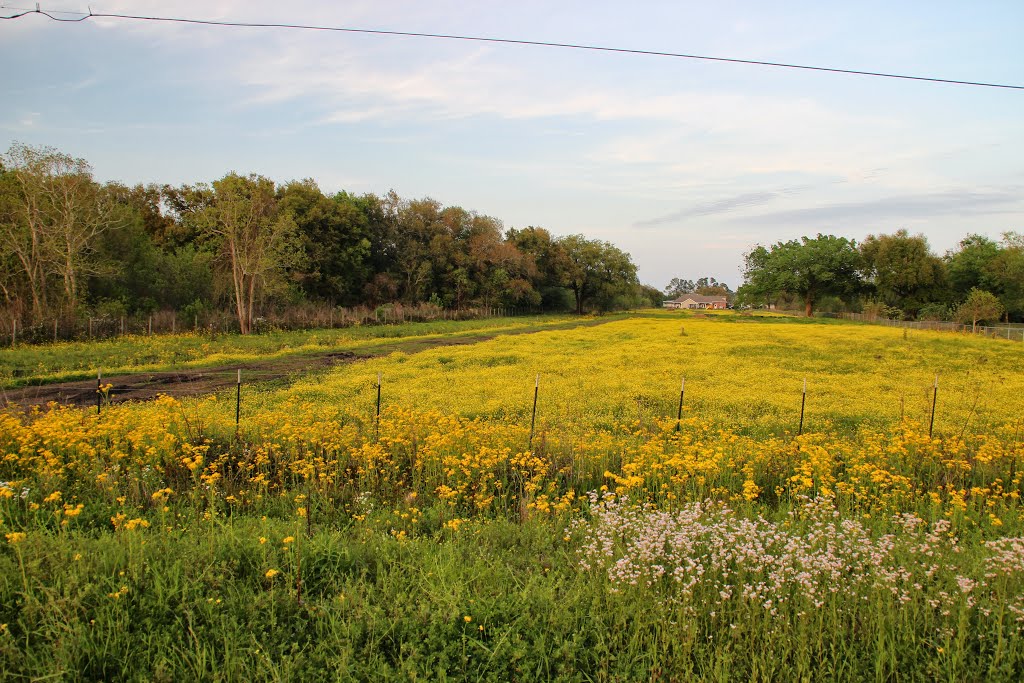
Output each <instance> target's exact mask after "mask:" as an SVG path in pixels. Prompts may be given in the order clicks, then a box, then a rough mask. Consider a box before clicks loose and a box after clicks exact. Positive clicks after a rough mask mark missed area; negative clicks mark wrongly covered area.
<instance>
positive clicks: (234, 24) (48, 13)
mask: <svg viewBox="0 0 1024 683" xmlns="http://www.w3.org/2000/svg"><path fill="white" fill-rule="evenodd" d="M7 9H13V10H22V11H21V12H20V14H14V15H11V16H6V17H0V19H6V20H10V19H20V18H22V17H24V16H28V15H30V14H40V15H42V16H44V17H47V18H48V19H51V20H53V21H59V22H62V23H78V22H82V21H86V20H88V19H125V20H129V21H150V22H164V23H174V24H194V25H199V26H221V27H231V28H273V29H291V30H299V31H326V32H335V33H361V34H367V35H380V36H400V37H406V38H435V39H442V40H462V41H469V42H478V43H500V44H504V45H523V46H530V47H551V48H562V49H571V50H589V51H592V52H610V53H616V54H631V55H645V56H648V57H671V58H675V59H693V60H702V61H708V62H726V63H731V64H746V65H751V66H769V67H776V68H781V69H800V70H803V71H820V72H825V73H835V74H847V75H853V76H873V77H876V78H895V79H900V80H906V81H925V82H928V83H944V84H947V85H969V86H975V87H980V88H1003V89H1008V90H1024V85H1013V84H1008V83H990V82H984V81H962V80H957V79H952V78H935V77H929V76H910V75H907V74H895V73H886V72H882V71H860V70H857V69H838V68H833V67H825V66H810V65H807V64H788V63H785V62H768V61H763V60H757V59H739V58H736V57H712V56H708V55H696V54H686V53H682V52H662V51H659V50H636V49H630V48H622V47H607V46H602V45H586V44H581V43H556V42H548V41H542V40H520V39H514V38H488V37H484V36H466V35H457V34H450V33H419V32H414V31H386V30H383V29H368V28H351V27H344V26H319V25H315V24H289V23H276V22H271V23H266V22H247V21H221V20H214V19H188V18H183V17H157V16H143V15H136V14H110V13H102V12H93V11H92V10H90V11H89V13H88V14H82V15H81V16H78V17H74V18H61V17H57V16H54V15H55V14H74V13H71V12H57V11H53V10H41V9H39V7H38V5H37V6H36V8H35V9H26V8H20V7H8V8H7Z"/></svg>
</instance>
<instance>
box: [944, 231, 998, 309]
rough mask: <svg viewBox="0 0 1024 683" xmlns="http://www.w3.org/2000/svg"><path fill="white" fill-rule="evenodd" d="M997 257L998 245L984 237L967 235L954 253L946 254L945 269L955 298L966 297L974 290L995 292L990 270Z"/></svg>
mask: <svg viewBox="0 0 1024 683" xmlns="http://www.w3.org/2000/svg"><path fill="white" fill-rule="evenodd" d="M998 255H999V244H998V243H996V242H994V241H993V240H991V239H989V238H988V237H985V236H984V235H968V236H967V237H965V238H964V239H962V240H961V241H960V244H959V248H958V249H957V250H956V251H954V252H950V253H947V254H946V267H947V270H948V272H949V283H950V285H951V286H952V287H953V291H954V294H955V296H956V297H957V298H960V297H963V296H966V295H967V294H968V293H969V292H970V291H971V290H972V289H974V288H978V289H984V290H987V291H992V290H995V289H996V286H995V285H996V283H994V282H993V281H992V278H991V275H990V268H991V264H992V261H994V260H995V258H996V257H997V256H998Z"/></svg>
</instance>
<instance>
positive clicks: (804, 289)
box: [740, 234, 862, 317]
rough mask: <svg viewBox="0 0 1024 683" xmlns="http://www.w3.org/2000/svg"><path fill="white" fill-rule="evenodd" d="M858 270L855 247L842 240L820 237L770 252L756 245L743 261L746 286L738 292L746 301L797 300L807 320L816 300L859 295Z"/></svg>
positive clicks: (781, 244)
mask: <svg viewBox="0 0 1024 683" xmlns="http://www.w3.org/2000/svg"><path fill="white" fill-rule="evenodd" d="M861 267H862V261H861V257H860V254H859V252H858V251H857V245H856V243H854V242H853V241H852V240H848V239H846V238H845V237H836V236H834V235H821V234H819V235H818V236H817V237H815V238H808V237H803V238H801V239H800V240H799V241H798V240H790V241H788V242H778V243H776V244H774V245H772V246H771V247H770V248H765V247H763V246H760V245H759V246H757V247H755V248H754V249H752V250H751V251H750V252H749V253H748V254H747V255H746V257H745V268H744V273H743V275H744V279H745V283H744V285H743V286H742V287H741V288H740V290H741V292H742V293H743V298H744V299H746V300H752V299H765V300H767V299H770V298H772V297H777V296H779V295H784V294H789V295H793V296H798V297H800V298H802V299H803V301H804V312H805V314H806V315H807V316H808V317H810V316H812V315H814V304H815V302H816V301H817V299H818V298H819V297H822V296H826V295H832V296H839V297H850V296H852V295H854V294H856V293H857V292H859V291H860V289H861V287H862V282H861V278H860V270H861Z"/></svg>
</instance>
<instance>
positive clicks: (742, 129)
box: [0, 0, 1024, 287]
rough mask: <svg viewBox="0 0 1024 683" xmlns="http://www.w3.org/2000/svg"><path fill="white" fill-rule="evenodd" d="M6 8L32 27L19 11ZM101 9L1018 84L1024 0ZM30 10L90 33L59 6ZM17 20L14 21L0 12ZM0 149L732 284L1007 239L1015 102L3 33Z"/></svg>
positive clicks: (560, 59)
mask: <svg viewBox="0 0 1024 683" xmlns="http://www.w3.org/2000/svg"><path fill="white" fill-rule="evenodd" d="M3 4H4V7H8V8H9V7H28V6H34V3H31V4H29V3H25V2H22V1H21V0H11V1H10V2H5V3H3ZM88 4H91V7H92V10H93V11H94V12H107V13H118V12H121V13H129V14H155V15H161V16H180V17H192V18H208V19H227V20H241V21H257V22H258V21H270V22H292V23H303V24H323V25H333V26H350V27H358V28H369V29H384V30H399V31H413V32H430V33H452V34H467V35H479V36H491V37H507V38H518V39H527V40H538V41H554V42H568V43H583V44H595V45H605V46H612V47H623V48H633V49H644V50H659V51H668V52H683V53H691V54H706V55H715V56H726V57H737V58H746V59H756V60H766V61H777V62H790V63H800V64H811V65H819V66H830V67H839V68H847V69H857V70H866V71H885V72H895V73H905V74H912V75H923V76H936V77H943V78H951V79H962V80H977V81H993V82H1003V83H1012V84H1018V85H1019V84H1024V41H1022V40H1021V39H1020V35H1021V28H1022V27H1024V3H1021V2H1019V1H1007V2H978V3H964V2H942V1H938V2H936V1H932V2H899V3H893V2H891V1H890V2H870V1H865V2H858V3H822V2H779V3H763V2H718V3H714V4H711V3H697V2H678V1H677V2H632V3H628V4H627V3H625V2H535V1H533V0H522V1H520V2H516V3H509V2H486V1H485V2H475V3H468V2H452V1H448V0H439V1H435V2H429V3H427V2H422V1H419V2H415V1H409V2H404V1H403V2H387V1H383V0H378V1H375V2H361V1H359V0H355V1H352V2H344V3H341V2H312V1H306V2H302V1H297V2H289V3H280V2H274V3H271V2H264V1H263V0H246V1H244V2H243V1H242V0H235V1H219V0H207V1H204V2H198V1H178V0H164V1H161V2H155V1H152V2H151V1H148V0H144V1H139V2H105V1H104V0H90V2H89V3H88ZM41 6H42V7H43V8H44V9H54V10H67V11H85V10H86V9H87V4H76V3H74V2H69V1H68V0H59V1H56V0H55V2H53V3H48V2H42V3H41ZM0 11H2V12H5V13H11V12H12V11H13V10H9V9H4V10H0ZM0 60H2V63H3V65H4V68H3V69H0V97H2V101H3V102H4V106H3V107H0V148H2V149H7V147H8V146H9V145H10V143H11V142H13V141H20V142H24V143H28V144H35V145H51V146H54V147H57V148H59V149H61V150H62V151H65V152H68V153H70V154H73V155H75V156H80V157H84V158H85V159H87V160H88V161H90V162H91V163H92V165H93V167H94V169H95V173H96V176H97V177H98V178H99V179H101V180H119V181H122V182H126V183H136V182H158V183H165V182H166V183H172V184H177V183H182V182H196V181H200V180H205V181H209V180H213V179H216V178H218V177H220V176H222V175H223V174H224V173H226V172H228V171H232V170H234V171H238V172H241V173H251V172H252V173H262V174H264V175H267V176H270V177H272V178H274V179H275V180H278V181H287V180H290V179H293V178H303V177H312V178H314V179H315V180H317V181H318V182H319V183H320V186H321V187H322V188H323V189H324V190H325V191H328V192H333V191H336V190H340V189H344V190H348V191H350V192H357V193H362V192H376V193H385V192H387V191H388V190H389V189H392V188H393V189H394V190H395V191H396V192H398V194H399V195H400V196H402V197H405V198H418V197H424V196H430V197H433V198H435V199H437V200H438V201H441V202H443V203H445V204H457V205H460V206H463V207H464V208H466V209H470V210H474V211H477V212H479V213H482V214H488V215H492V216H495V217H497V218H500V219H502V220H503V221H504V223H505V225H506V227H525V226H527V225H538V226H543V227H546V228H548V229H550V230H551V231H552V232H554V233H556V234H570V233H576V232H579V233H583V234H586V235H587V236H589V237H593V238H600V239H605V240H609V241H611V242H613V243H615V244H616V245H618V246H620V247H621V248H623V249H625V250H626V251H628V252H630V253H631V254H632V255H633V259H634V261H635V262H636V263H637V265H638V267H639V271H640V277H641V280H643V281H644V282H647V283H649V284H652V285H655V286H658V287H664V286H665V285H666V284H667V282H668V280H669V279H671V278H672V277H677V276H678V277H684V278H691V279H695V278H697V277H701V276H704V275H711V276H714V277H717V278H718V279H720V280H724V281H726V282H728V283H730V284H732V285H733V286H735V285H737V284H739V282H740V274H739V267H740V265H741V262H742V254H743V253H744V252H745V251H747V250H748V249H749V248H750V247H751V246H752V245H754V244H756V243H762V244H767V243H771V242H775V241H778V240H785V239H793V238H798V237H800V236H802V235H814V234H816V233H818V232H824V233H833V234H837V235H845V236H847V237H851V238H855V239H861V238H863V237H864V236H865V235H867V234H871V233H875V234H877V233H881V232H893V231H895V230H897V229H899V228H906V229H908V230H909V231H911V232H912V233H923V234H924V235H926V236H927V237H928V239H929V242H930V243H931V245H932V247H933V249H934V250H935V251H937V252H939V253H942V252H944V251H945V250H946V249H949V248H952V247H954V246H955V245H956V243H957V242H958V241H959V240H960V239H961V238H962V237H963V236H964V235H966V234H967V233H969V232H977V233H982V234H987V235H989V236H991V237H993V238H998V237H999V235H1000V233H1002V232H1004V231H1007V230H1019V231H1024V91H1020V90H996V89H986V88H972V87H964V86H950V85H939V84H928V83H917V82H910V81H898V80H888V79H878V78H867V77H861V76H844V75H829V74H821V73H813V72H801V71H794V70H786V69H774V68H766V67H756V66H743V65H736V64H721V63H710V62H698V61H693V60H683V59H669V58H658V57H650V56H640V55H622V54H607V53H595V52H584V51H573V50H559V49H552V48H539V47H518V46H511V45H495V44H481V43H469V42H461V41H440V40H432V39H423V38H399V37H387V36H367V35H357V34H339V33H311V32H299V31H281V30H271V29H229V28H209V27H196V26H183V25H171V24H156V23H145V22H128V21H123V20H114V19H95V20H90V21H88V22H82V23H79V24H55V23H53V22H51V21H49V20H46V19H44V18H43V17H39V16H29V17H25V18H23V19H20V20H17V21H6V22H0Z"/></svg>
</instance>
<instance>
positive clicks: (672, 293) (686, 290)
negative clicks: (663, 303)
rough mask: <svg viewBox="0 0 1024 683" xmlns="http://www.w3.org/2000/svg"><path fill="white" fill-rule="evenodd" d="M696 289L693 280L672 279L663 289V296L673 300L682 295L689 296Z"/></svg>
mask: <svg viewBox="0 0 1024 683" xmlns="http://www.w3.org/2000/svg"><path fill="white" fill-rule="evenodd" d="M696 289H697V285H696V283H694V281H693V280H684V279H682V278H678V277H674V278H672V280H671V281H669V283H668V286H667V287H665V296H668V297H671V298H673V299H675V298H677V297H680V296H682V295H683V294H690V293H691V292H693V291H694V290H696Z"/></svg>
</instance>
